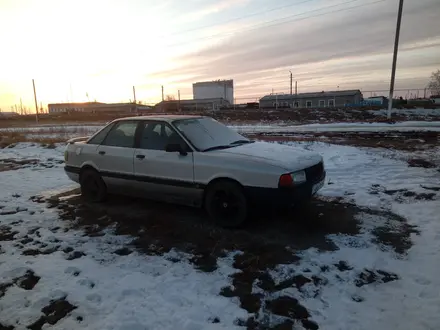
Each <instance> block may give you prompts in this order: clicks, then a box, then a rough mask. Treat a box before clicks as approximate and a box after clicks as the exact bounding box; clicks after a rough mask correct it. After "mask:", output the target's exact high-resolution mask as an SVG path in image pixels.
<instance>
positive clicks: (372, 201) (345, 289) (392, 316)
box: [279, 143, 440, 329]
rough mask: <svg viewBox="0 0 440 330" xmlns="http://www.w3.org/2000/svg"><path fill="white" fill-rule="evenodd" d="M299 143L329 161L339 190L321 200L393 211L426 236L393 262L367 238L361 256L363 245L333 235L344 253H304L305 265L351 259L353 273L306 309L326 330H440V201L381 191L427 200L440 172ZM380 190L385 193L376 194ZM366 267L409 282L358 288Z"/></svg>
mask: <svg viewBox="0 0 440 330" xmlns="http://www.w3.org/2000/svg"><path fill="white" fill-rule="evenodd" d="M295 145H301V146H303V147H304V148H306V149H310V150H313V151H317V152H320V153H322V154H324V155H325V161H326V168H327V170H328V174H329V175H328V177H329V179H330V180H331V182H332V183H333V184H331V185H327V186H325V188H324V189H323V190H322V191H321V192H320V194H321V195H323V196H341V195H345V196H347V197H346V198H348V199H351V200H352V201H353V202H354V203H356V204H357V205H360V206H366V207H369V208H380V209H382V210H389V211H391V212H393V213H395V214H397V215H400V216H402V217H404V218H406V219H407V220H408V221H409V223H410V224H412V225H416V226H418V228H419V230H420V231H421V235H420V236H416V237H413V239H414V240H415V245H414V247H413V248H411V249H410V250H409V253H408V255H407V256H406V257H404V258H398V257H396V256H393V253H392V252H390V251H385V252H384V251H380V250H379V249H378V248H377V247H374V246H373V244H371V243H368V242H369V241H371V239H368V234H365V233H364V234H363V235H362V236H363V237H359V241H358V242H357V243H356V244H360V245H361V246H362V247H360V248H358V249H356V251H353V244H354V243H355V242H353V239H352V238H347V237H344V236H338V235H335V236H332V237H331V239H332V240H333V242H334V243H336V244H337V245H338V247H339V250H338V251H335V252H329V253H325V252H324V253H323V252H320V251H317V250H313V249H311V250H307V251H304V253H303V254H302V257H303V258H302V260H301V265H302V266H304V267H310V265H313V264H315V265H319V264H329V263H332V262H336V261H337V260H346V261H347V262H348V264H349V265H351V267H353V269H354V270H353V271H351V270H350V271H347V272H346V273H345V274H344V275H345V276H344V278H343V280H342V281H341V280H340V279H338V278H337V277H334V278H333V283H330V285H328V286H326V287H325V289H324V290H323V292H322V294H321V296H320V299H315V298H310V297H307V296H304V299H305V301H304V304H305V306H307V307H309V308H310V309H311V310H313V311H314V313H313V316H314V320H315V321H317V322H318V324H325V329H435V328H437V327H438V325H439V324H440V291H439V290H432V288H437V287H440V277H439V276H438V267H439V265H440V263H439V262H438V255H439V253H440V218H439V216H438V214H439V212H440V202H439V200H435V201H417V200H414V199H412V198H411V197H408V198H404V199H403V201H402V200H395V199H394V198H393V196H390V195H387V194H383V193H380V191H381V190H382V191H384V190H387V191H393V190H400V191H402V192H403V193H405V191H410V192H412V193H416V194H423V193H426V192H427V190H426V189H424V188H422V186H425V187H432V185H436V186H437V187H438V186H439V184H440V173H439V172H438V171H437V170H436V169H429V170H427V169H420V168H409V167H408V166H407V164H406V163H405V162H404V161H401V160H394V159H389V158H387V157H384V156H385V154H386V153H387V152H382V153H381V152H379V153H377V151H371V150H368V149H363V150H359V149H358V148H354V147H341V146H333V145H332V146H329V145H326V144H310V143H295ZM374 189H376V190H377V192H378V193H373V194H372V193H371V192H372V190H374ZM408 195H411V194H408ZM361 220H362V221H363V223H364V226H368V225H374V221H377V219H372V218H371V217H369V218H364V219H361ZM382 220H383V221H384V222H385V221H386V219H382ZM372 221H373V223H371V222H372ZM369 223H370V224H369ZM296 267H297V266H295V268H296ZM286 268H287V269H286ZM288 268H289V266H287V267H280V269H279V271H280V274H284V273H286V271H287V272H288ZM362 268H369V269H376V268H378V269H386V270H389V271H391V272H394V273H397V274H399V276H400V277H401V278H400V280H399V281H396V282H391V283H390V284H387V285H380V286H372V287H368V288H366V287H360V288H358V287H353V286H352V285H350V282H352V281H349V280H348V278H351V279H352V280H354V278H355V277H354V276H355V274H356V271H355V270H356V269H362ZM290 290H292V289H290ZM354 296H355V297H359V299H361V300H363V302H362V304H361V305H362V306H361V308H359V307H360V305H356V304H353V300H352V297H354Z"/></svg>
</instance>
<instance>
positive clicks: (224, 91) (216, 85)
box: [193, 79, 234, 104]
mask: <svg viewBox="0 0 440 330" xmlns="http://www.w3.org/2000/svg"><path fill="white" fill-rule="evenodd" d="M193 98H194V99H195V100H203V99H219V98H222V99H225V100H227V101H228V102H229V103H230V104H234V81H233V80H232V79H230V80H214V81H205V82H196V83H194V84H193Z"/></svg>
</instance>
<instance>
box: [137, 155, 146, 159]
mask: <svg viewBox="0 0 440 330" xmlns="http://www.w3.org/2000/svg"><path fill="white" fill-rule="evenodd" d="M136 158H137V159H144V158H145V155H136Z"/></svg>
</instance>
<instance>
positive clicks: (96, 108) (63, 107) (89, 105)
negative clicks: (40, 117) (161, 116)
mask: <svg viewBox="0 0 440 330" xmlns="http://www.w3.org/2000/svg"><path fill="white" fill-rule="evenodd" d="M48 108H49V113H51V114H54V113H66V112H91V113H94V112H136V111H148V110H151V107H148V106H146V105H141V104H134V103H100V102H85V103H52V104H48Z"/></svg>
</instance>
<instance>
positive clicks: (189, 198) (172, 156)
mask: <svg viewBox="0 0 440 330" xmlns="http://www.w3.org/2000/svg"><path fill="white" fill-rule="evenodd" d="M140 125H141V127H140V128H139V130H140V134H139V140H138V145H137V148H136V150H135V153H134V173H135V176H136V180H137V181H138V182H141V183H142V186H143V188H144V191H145V192H146V193H147V194H148V195H149V197H151V198H153V199H159V200H165V201H170V202H175V203H182V204H190V205H195V204H197V203H200V201H199V200H200V198H201V194H202V192H201V190H200V189H197V187H195V185H194V170H193V162H194V161H193V152H192V150H191V149H190V148H189V146H188V145H187V144H186V142H185V141H184V140H183V139H182V137H181V136H180V135H179V134H178V133H177V132H176V131H175V130H174V128H172V127H171V126H170V125H169V124H168V123H166V122H161V121H143V122H141V124H140ZM167 145H179V146H180V147H181V149H182V150H184V151H185V152H179V151H173V152H167V151H166V147H167Z"/></svg>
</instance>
